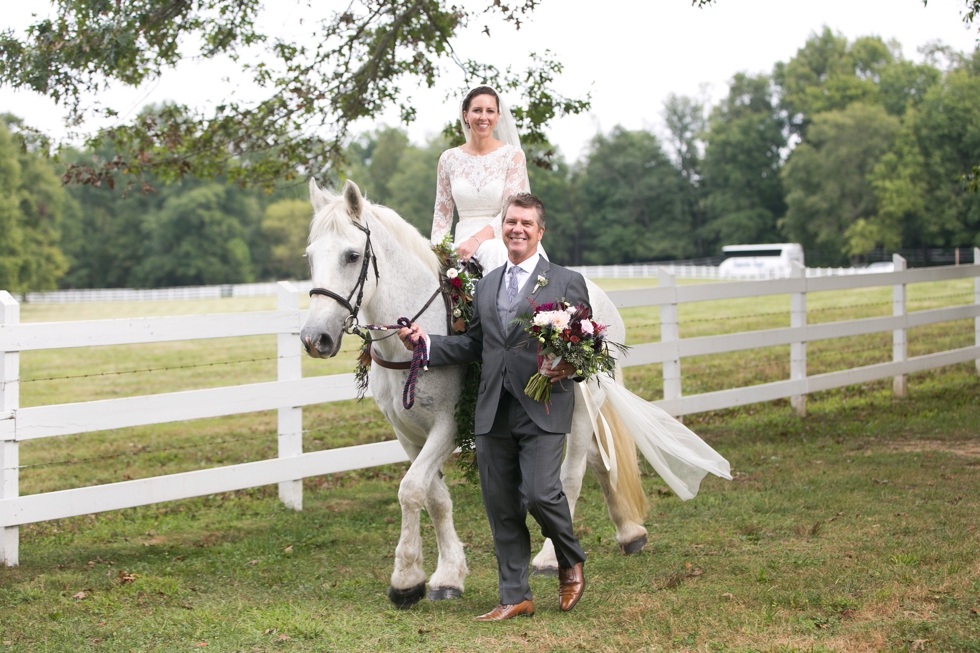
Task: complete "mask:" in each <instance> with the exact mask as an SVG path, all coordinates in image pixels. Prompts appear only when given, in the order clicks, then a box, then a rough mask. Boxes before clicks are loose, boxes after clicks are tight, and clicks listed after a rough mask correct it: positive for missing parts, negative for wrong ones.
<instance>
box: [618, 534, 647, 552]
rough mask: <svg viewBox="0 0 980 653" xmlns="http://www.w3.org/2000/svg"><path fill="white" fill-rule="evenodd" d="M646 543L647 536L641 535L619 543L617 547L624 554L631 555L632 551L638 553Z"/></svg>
mask: <svg viewBox="0 0 980 653" xmlns="http://www.w3.org/2000/svg"><path fill="white" fill-rule="evenodd" d="M646 545H647V536H646V535H641V536H640V537H638V538H636V539H635V540H633V541H632V542H627V543H626V544H620V545H619V549H620V551H622V552H623V555H624V556H628V555H633V554H634V553H639V552H640V551H642V550H643V547H645V546H646Z"/></svg>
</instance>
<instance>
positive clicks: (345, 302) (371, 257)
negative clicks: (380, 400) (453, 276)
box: [310, 220, 452, 370]
mask: <svg viewBox="0 0 980 653" xmlns="http://www.w3.org/2000/svg"><path fill="white" fill-rule="evenodd" d="M351 224H353V225H354V226H355V227H357V228H358V229H360V230H361V231H363V232H364V235H365V237H366V238H365V241H364V253H363V255H362V257H361V258H362V260H361V272H360V274H359V275H358V277H357V282H356V283H355V284H354V287H353V288H351V291H350V293H349V294H348V295H347V297H346V298H345V297H342V296H341V295H338V294H337V293H335V292H333V291H332V290H329V289H327V288H312V289H311V290H310V297H312V296H313V295H323V296H324V297H330V298H331V299H333V300H335V301H337V303H339V304H340V305H341V306H343V307H344V308H346V309H347V312H348V313H349V315H348V316H347V318H346V319H345V320H344V332H345V333H347V334H350V335H357V336H360V337H361V338H362V339H363V340H364V341H365V344H366V346H367V352H368V354H370V356H371V360H373V361H374V362H375V363H377V364H378V365H380V366H381V367H384V368H387V369H389V370H407V369H410V368H411V367H412V361H397V362H395V361H388V360H385V359H383V358H381V356H379V355H378V354H377V352H375V351H374V348H373V347H372V345H373V343H374V342H376V341H378V340H384V339H385V338H390V337H391V336H393V335H396V334H397V333H398V331H392V333H389V334H388V335H385V336H381V337H380V338H375V337H373V336H372V335H371V331H387V330H389V329H398V328H400V326H401V325H400V324H398V325H392V326H381V327H379V326H375V325H373V324H367V325H364V326H363V327H362V326H361V325H360V324H358V322H357V314H358V312H360V310H361V302H362V301H363V299H364V284H365V283H366V282H367V276H368V265H369V263H370V265H371V267H373V268H374V282H375V284H377V283H378V282H379V281H380V280H381V275H380V274H379V273H378V257H377V256H376V255H375V254H374V248H373V247H372V246H371V230H370V229H369V228H368V227H367V225H363V226H362V225H360V224H358V223H357V222H354V221H353V220H352V221H351ZM354 293H357V299H356V300H355V301H354V303H353V304H351V303H350V300H351V298H352V297H353V296H354ZM440 294H441V295H442V297H443V300H444V301H445V304H446V322H447V325H448V331H447V332H448V333H451V332H452V302H451V301H450V299H449V293H448V292H446V288H445V287H444V284H443V281H442V277H441V276H440V278H439V287H438V288H436V291H435V292H434V293H432V296H431V297H429V300H428V301H427V302H425V305H424V306H422V308H421V309H419V311H418V313H416V314H415V315H414V316H413V317H412V319H411V320H408V322H409V323H411V322H414V321H415V320H417V319H418V318H419V317H420V316H421V315H422V314H423V313H425V311H426V309H428V308H429V306H431V305H432V302H433V301H435V298H436V297H437V296H439V295H440ZM404 319H405V318H401V319H399V322H401V321H402V320H404Z"/></svg>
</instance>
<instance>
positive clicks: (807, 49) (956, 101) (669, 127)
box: [0, 29, 980, 290]
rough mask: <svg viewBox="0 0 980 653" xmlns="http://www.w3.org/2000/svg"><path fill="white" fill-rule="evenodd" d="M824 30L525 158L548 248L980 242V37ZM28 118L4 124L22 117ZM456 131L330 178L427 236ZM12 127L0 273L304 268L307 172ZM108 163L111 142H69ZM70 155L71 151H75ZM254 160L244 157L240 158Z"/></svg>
mask: <svg viewBox="0 0 980 653" xmlns="http://www.w3.org/2000/svg"><path fill="white" fill-rule="evenodd" d="M922 54H923V61H922V62H921V63H916V62H913V61H911V60H909V59H906V58H904V57H903V56H902V54H901V48H900V46H899V45H898V44H897V43H894V42H888V43H886V42H884V41H883V40H882V39H880V38H878V37H861V38H857V39H855V40H853V41H850V40H848V39H846V38H845V37H843V36H841V35H839V34H835V33H833V32H832V31H831V30H829V29H824V30H823V31H822V32H820V33H817V34H814V35H812V36H811V38H809V39H808V40H807V42H806V43H805V44H804V46H803V47H802V48H800V49H799V51H798V52H797V53H796V55H795V56H794V57H793V58H792V59H790V60H789V61H787V62H780V63H777V64H776V66H775V67H774V69H773V70H772V72H771V73H769V74H758V75H750V74H746V73H740V74H737V75H735V77H734V78H733V79H732V80H731V82H730V85H729V88H728V93H727V96H726V97H724V98H723V99H722V100H721V101H720V102H718V103H717V104H715V105H714V106H711V105H709V103H708V102H706V101H705V100H704V99H703V98H698V97H684V96H671V97H669V98H668V99H667V101H666V102H665V104H664V107H663V110H662V118H663V123H664V125H665V128H664V130H663V132H662V133H661V134H655V133H653V132H651V131H648V130H627V129H624V128H622V127H615V128H614V129H612V130H611V131H610V132H608V133H600V134H597V135H596V136H595V137H594V138H593V139H592V141H591V143H590V145H589V148H588V150H587V152H586V154H585V155H584V156H583V157H582V158H581V159H580V160H579V161H575V162H569V161H567V160H565V159H564V158H563V157H562V156H561V155H555V156H552V157H550V159H549V158H548V157H544V156H541V154H542V152H541V151H539V150H538V149H537V148H540V147H542V146H541V145H540V144H536V145H532V146H531V150H530V151H529V157H528V159H529V160H534V161H538V162H546V165H545V167H539V166H531V167H530V168H529V170H528V172H529V177H530V181H531V188H532V190H533V191H534V192H535V193H536V194H538V195H540V196H541V197H542V199H543V200H544V202H545V205H546V206H547V208H548V236H547V240H546V247H547V249H548V252H549V255H550V256H551V257H552V259H554V260H555V261H557V262H559V263H564V264H571V265H575V264H611V263H629V262H641V261H656V260H677V259H693V258H701V257H709V256H715V255H717V254H718V253H719V252H720V248H721V247H722V246H723V245H728V244H737V243H764V242H781V241H791V242H798V243H801V244H802V245H803V247H804V251H805V252H806V254H807V260H808V262H810V263H811V264H812V263H820V264H825V265H831V264H832V265H841V264H847V263H848V262H860V261H862V260H864V259H865V257H867V256H868V254H869V253H870V252H872V251H874V250H876V249H880V248H885V249H899V248H909V249H925V248H933V247H970V246H980V195H978V194H977V193H975V192H971V190H970V188H969V184H968V183H967V182H965V181H964V177H963V175H964V173H967V172H969V171H970V169H971V167H972V166H973V165H974V164H975V159H976V155H977V152H980V50H978V51H975V52H973V53H972V54H963V53H958V52H955V51H953V50H951V49H949V48H946V47H943V46H940V45H932V46H929V47H927V48H925V49H924V50H923V53H922ZM16 121H17V119H16V118H13V117H11V116H7V117H6V119H5V123H6V124H7V125H10V126H11V127H16ZM446 138H447V136H446V135H445V134H440V135H439V136H436V137H433V138H431V139H430V140H429V141H428V142H427V143H424V144H413V143H411V142H410V141H409V139H408V137H407V136H406V134H405V132H404V131H402V130H400V129H396V128H381V129H379V130H376V131H373V132H370V133H367V134H363V135H361V136H360V137H358V138H356V139H355V140H354V141H353V142H352V143H350V144H349V145H348V146H347V148H346V150H345V152H344V154H345V158H346V160H347V162H348V163H347V165H346V167H345V169H343V170H340V171H338V174H337V175H336V179H337V181H338V182H339V181H341V180H342V179H344V178H350V179H353V180H354V181H356V182H357V183H358V184H359V185H360V187H361V189H362V191H364V192H365V194H366V195H367V197H368V199H370V200H372V201H374V202H378V203H381V204H385V205H387V206H390V207H392V208H394V209H395V210H397V211H398V212H399V213H400V214H401V215H402V216H403V217H405V218H406V219H407V220H408V221H409V222H411V223H412V224H414V225H415V226H416V227H418V228H419V230H420V231H421V232H422V233H423V234H426V235H428V233H429V228H430V226H431V221H432V207H433V203H434V197H435V178H436V165H437V162H438V158H439V154H440V153H441V152H442V151H443V150H444V149H445V148H446V147H448V146H450V145H451V142H450V141H447V140H446ZM40 149H41V148H40V147H39V148H37V150H38V151H35V150H33V149H32V148H31V147H30V146H29V144H28V147H27V148H26V149H24V148H18V147H17V146H16V145H15V141H14V140H12V139H11V137H10V134H9V130H8V129H7V128H5V127H3V126H0V288H7V289H10V290H27V289H31V290H35V289H45V288H52V287H56V286H61V287H115V286H130V287H155V286H170V285H195V284H212V283H237V282H247V281H252V280H264V279H274V278H287V277H292V278H299V277H305V276H306V275H307V274H308V270H307V269H306V264H305V260H304V259H303V258H302V253H303V249H304V246H305V235H306V229H307V226H308V222H309V218H310V208H309V203H308V201H307V199H306V197H305V195H306V193H305V187H304V186H303V185H302V184H300V183H297V182H292V185H288V184H287V185H285V186H282V185H281V186H279V187H278V188H277V189H276V190H275V191H273V192H271V193H266V192H264V191H260V190H255V189H242V188H240V187H238V186H235V185H229V184H228V183H225V181H226V180H225V178H224V177H216V178H214V179H210V180H196V179H192V178H189V177H184V178H183V179H181V180H179V181H176V182H173V183H170V184H160V183H155V182H154V180H153V179H152V178H150V179H149V185H150V186H152V187H153V188H154V189H155V190H154V191H152V192H149V193H145V194H144V193H140V192H136V191H131V192H129V193H128V194H125V195H124V194H123V193H122V192H121V191H119V190H113V189H110V188H107V187H106V185H105V184H103V185H102V186H101V187H99V186H95V185H84V186H78V185H69V186H65V187H62V186H61V185H60V183H59V178H58V175H57V174H56V169H55V167H54V165H53V164H52V163H51V162H50V161H48V160H46V159H44V158H43V157H42V156H41V154H40V151H39V150H40ZM71 156H74V157H75V159H74V161H67V162H68V163H76V164H77V163H78V162H83V161H87V162H94V163H96V164H99V163H104V162H105V161H108V160H111V158H112V156H113V154H112V152H111V150H110V149H108V147H106V148H105V149H103V150H100V151H97V152H77V153H74V154H71V153H69V155H68V158H70V157H71ZM62 158H63V160H65V156H63V157H62ZM243 165H244V164H243Z"/></svg>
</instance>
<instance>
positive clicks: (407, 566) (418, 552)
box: [388, 428, 465, 608]
mask: <svg viewBox="0 0 980 653" xmlns="http://www.w3.org/2000/svg"><path fill="white" fill-rule="evenodd" d="M447 431H448V429H446V428H441V429H433V431H431V432H430V433H429V437H428V438H427V439H426V442H425V445H424V446H423V447H422V448H421V449H420V448H419V447H418V446H416V445H413V444H411V443H409V442H408V441H407V439H406V438H403V437H401V436H399V440H400V441H401V443H402V446H404V447H405V451H406V453H408V455H409V458H413V460H412V465H411V467H409V468H408V472H407V473H406V474H405V477H404V478H403V479H402V482H401V485H400V486H399V488H398V501H399V503H400V504H401V508H402V528H401V536H400V538H399V540H398V546H396V547H395V569H394V571H393V572H392V574H391V586H390V587H389V588H388V598H389V599H390V600H391V602H392V604H394V605H395V607H398V608H410V607H411V606H413V605H415V604H416V603H418V602H419V601H420V600H421V599H422V597H423V596H425V571H424V570H423V569H422V536H421V533H420V517H421V512H422V508H423V507H424V506H425V504H426V502H427V500H428V498H429V497H428V495H429V489H430V487H431V485H432V482H433V479H435V478H436V477H437V476H438V475H439V473H440V471H441V468H442V465H443V463H444V462H445V461H446V460H447V459H448V458H449V455H450V454H451V453H452V452H453V448H454V447H453V442H452V438H451V437H450V433H448V432H447ZM396 433H397V431H396ZM443 488H445V485H443ZM444 498H445V499H446V500H448V491H446V495H445V497H444ZM429 503H430V505H433V504H432V502H429ZM449 506H450V507H449V509H448V510H449V514H450V517H451V506H452V503H451V502H450V503H449ZM440 511H441V514H443V515H444V514H445V513H446V512H447V510H446V507H445V506H442V507H441V508H439V509H437V513H439V512H440ZM443 521H444V520H443ZM453 535H454V537H455V533H454V534H453ZM456 545H457V546H458V547H459V554H458V556H459V557H462V544H460V543H459V539H458V538H456ZM449 548H452V546H451V545H449ZM451 557H452V556H451ZM464 566H465V562H464ZM459 590H460V593H462V582H461V581H460V588H459Z"/></svg>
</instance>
